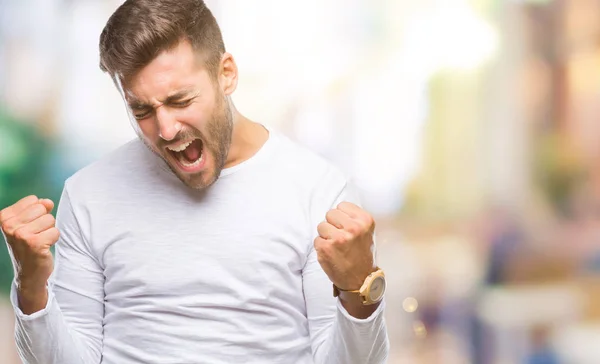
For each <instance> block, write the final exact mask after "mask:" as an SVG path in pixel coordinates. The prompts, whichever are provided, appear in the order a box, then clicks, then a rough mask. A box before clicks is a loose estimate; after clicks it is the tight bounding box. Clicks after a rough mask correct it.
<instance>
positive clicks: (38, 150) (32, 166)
mask: <svg viewBox="0 0 600 364" xmlns="http://www.w3.org/2000/svg"><path fill="white" fill-rule="evenodd" d="M52 151H53V143H52V142H51V140H48V138H46V137H44V136H43V135H42V134H41V133H40V132H38V131H37V130H36V128H35V127H34V126H32V125H30V124H28V123H25V122H23V121H21V120H17V119H15V118H14V117H11V116H10V115H9V114H8V113H7V112H6V111H5V110H2V109H1V108H0V209H2V208H5V207H7V206H9V205H12V204H13V203H15V202H17V201H18V200H20V199H21V198H23V197H25V196H28V195H32V194H33V195H37V196H40V197H45V198H50V199H53V200H54V201H55V202H57V201H58V198H59V197H60V188H61V187H60V186H57V184H56V183H53V182H52V175H51V172H52V171H51V168H52V163H51V158H52V155H53V153H52ZM53 213H54V212H53ZM12 279H13V268H12V264H11V261H10V258H9V255H8V247H7V246H6V243H5V241H4V238H3V237H2V236H1V234H0V294H8V292H9V290H10V284H11V282H12Z"/></svg>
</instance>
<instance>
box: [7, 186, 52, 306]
mask: <svg viewBox="0 0 600 364" xmlns="http://www.w3.org/2000/svg"><path fill="white" fill-rule="evenodd" d="M53 208H54V203H53V202H52V201H50V200H47V199H39V198H37V197H36V196H28V197H25V198H23V199H22V200H20V201H19V202H17V203H15V204H14V205H12V206H9V207H7V208H5V209H3V210H2V211H0V228H1V229H2V231H3V232H4V234H5V236H6V240H7V243H8V246H9V249H10V250H11V251H12V254H13V257H14V260H15V271H16V279H17V282H18V286H19V301H20V303H21V304H22V305H24V306H32V305H28V304H27V302H29V303H31V304H33V303H35V302H37V303H38V304H37V305H33V306H39V305H40V304H45V303H44V302H43V301H44V299H47V297H46V296H45V295H46V294H47V293H46V289H45V288H46V283H47V281H48V278H49V277H50V274H51V273H52V270H53V258H52V253H51V252H50V247H51V246H52V245H54V244H55V243H56V242H57V241H58V237H59V233H58V230H57V229H56V227H55V226H54V224H55V221H54V216H52V215H51V214H50V212H51V211H52V209H53ZM40 296H43V297H40ZM22 300H23V301H22ZM25 301H26V302H25ZM24 302H25V304H23V303H24ZM38 308H39V307H38ZM42 308H43V306H42ZM24 311H25V310H24Z"/></svg>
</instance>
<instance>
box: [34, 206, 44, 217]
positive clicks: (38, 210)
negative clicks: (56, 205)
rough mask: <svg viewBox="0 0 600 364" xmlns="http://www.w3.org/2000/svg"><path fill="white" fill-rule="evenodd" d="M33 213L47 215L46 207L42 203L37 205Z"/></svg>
mask: <svg viewBox="0 0 600 364" xmlns="http://www.w3.org/2000/svg"><path fill="white" fill-rule="evenodd" d="M33 211H34V212H35V214H36V215H43V214H45V213H46V207H45V206H44V205H42V204H41V203H36V204H35V206H34V207H33Z"/></svg>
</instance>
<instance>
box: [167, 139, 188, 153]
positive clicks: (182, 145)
mask: <svg viewBox="0 0 600 364" xmlns="http://www.w3.org/2000/svg"><path fill="white" fill-rule="evenodd" d="M192 142H193V140H190V141H189V142H187V143H185V144H181V145H180V146H178V147H167V149H169V150H172V151H173V152H183V151H184V150H185V148H187V147H189V146H190V144H192Z"/></svg>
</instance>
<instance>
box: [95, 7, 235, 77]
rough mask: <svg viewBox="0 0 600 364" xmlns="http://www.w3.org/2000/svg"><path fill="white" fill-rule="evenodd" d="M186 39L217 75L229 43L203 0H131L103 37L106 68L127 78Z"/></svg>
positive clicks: (102, 55) (102, 57) (102, 64)
mask: <svg viewBox="0 0 600 364" xmlns="http://www.w3.org/2000/svg"><path fill="white" fill-rule="evenodd" d="M182 40H187V41H189V42H190V44H191V45H192V47H193V49H194V50H195V51H196V52H197V53H198V55H199V57H200V59H201V61H202V62H203V64H204V66H205V67H206V68H207V70H208V72H209V73H210V74H211V76H213V77H216V73H217V71H218V67H219V64H220V62H221V57H222V56H223V53H225V44H224V43H223V37H222V35H221V29H220V28H219V25H218V24H217V21H216V19H215V17H214V16H213V14H212V13H211V11H210V10H209V9H208V8H207V7H206V4H205V3H204V1H203V0H127V1H125V2H124V3H123V4H122V5H121V6H120V7H119V8H118V9H117V10H116V11H115V12H114V13H113V15H111V17H110V18H109V19H108V22H107V23H106V26H105V27H104V29H103V30H102V34H101V35H100V69H101V70H102V71H104V72H107V73H109V74H110V75H111V76H115V75H118V77H119V78H121V81H124V80H127V79H129V78H130V77H132V76H134V75H135V74H136V73H137V72H138V71H139V70H141V69H142V68H143V67H145V66H146V65H148V64H149V63H150V62H151V61H152V60H153V59H154V58H156V56H158V54H159V53H160V52H162V51H165V50H169V49H171V48H173V47H175V46H176V45H177V44H178V43H179V42H180V41H182Z"/></svg>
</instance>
